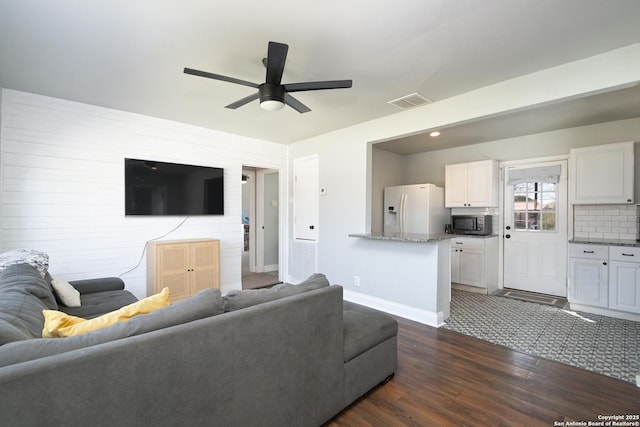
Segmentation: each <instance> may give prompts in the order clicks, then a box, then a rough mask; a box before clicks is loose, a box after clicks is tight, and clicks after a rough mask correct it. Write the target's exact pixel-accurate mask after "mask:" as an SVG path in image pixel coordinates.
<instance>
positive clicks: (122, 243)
mask: <svg viewBox="0 0 640 427" xmlns="http://www.w3.org/2000/svg"><path fill="white" fill-rule="evenodd" d="M0 108H1V113H2V114H1V116H0V117H1V118H0V125H1V128H0V171H1V178H0V179H1V181H0V198H1V199H0V202H1V203H0V227H1V230H0V232H1V234H0V239H1V241H0V249H2V250H3V251H4V250H9V249H14V248H24V247H27V248H32V249H36V250H40V251H43V252H46V253H48V254H49V256H50V271H51V272H52V274H53V275H54V276H59V277H61V278H64V279H67V280H73V279H80V278H91V277H100V276H119V275H122V278H123V279H124V280H125V282H126V284H127V288H128V289H129V290H131V291H132V292H133V293H134V294H135V295H136V296H138V297H143V296H145V294H146V285H145V283H146V273H145V272H146V263H145V258H144V256H143V250H144V248H145V242H147V241H148V240H151V239H156V238H162V239H165V240H170V239H171V240H172V239H186V238H202V237H208V238H216V239H220V240H221V260H220V261H221V288H222V292H223V293H225V292H227V291H228V290H230V289H240V288H241V254H242V243H243V234H242V225H241V221H240V215H241V212H242V190H241V173H242V165H243V164H245V165H247V164H249V165H252V166H261V167H265V168H272V169H280V170H283V172H285V173H284V175H285V176H286V171H285V170H284V169H285V168H286V158H287V147H286V146H285V145H282V144H276V143H272V142H267V141H262V140H257V139H251V138H245V137H239V136H236V135H230V134H226V133H222V132H217V131H213V130H210V129H204V128H198V127H195V126H190V125H185V124H181V123H176V122H170V121H166V120H160V119H156V118H151V117H147V116H142V115H138V114H132V113H127V112H123V111H116V110H110V109H105V108H100V107H95V106H91V105H86V104H80V103H75V102H70V101H65V100H60V99H55V98H47V97H43V96H39V95H34V94H29V93H24V92H17V91H12V90H6V89H3V90H2V102H1V107H0ZM125 157H131V158H142V159H150V160H158V161H169V162H177V163H187V164H196V165H203V166H217V167H222V168H224V169H225V174H224V179H225V183H224V185H225V191H224V197H225V215H224V216H194V217H190V218H188V219H186V221H185V222H184V224H182V226H180V227H179V228H177V229H175V230H174V228H176V227H177V226H179V225H180V224H181V223H182V222H183V221H184V220H185V218H186V217H173V216H171V217H125V215H124V158H125ZM283 182H284V181H283ZM283 190H285V188H284V185H283ZM287 197H288V196H287V195H286V193H285V194H284V199H283V200H287ZM283 212H284V214H285V215H286V211H285V210H284V209H283ZM285 221H286V217H285ZM172 230H173V231H172ZM169 232H171V233H170V234H169V235H167V236H166V237H162V236H164V235H165V234H166V233H169ZM284 241H286V237H285V240H284ZM282 246H286V245H282ZM282 250H285V251H286V247H285V248H283V249H282ZM281 259H287V257H286V256H285V257H281ZM138 261H141V262H140V264H138ZM131 269H133V270H132V271H130V272H128V271H129V270H131Z"/></svg>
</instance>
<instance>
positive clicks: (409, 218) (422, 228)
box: [402, 184, 429, 233]
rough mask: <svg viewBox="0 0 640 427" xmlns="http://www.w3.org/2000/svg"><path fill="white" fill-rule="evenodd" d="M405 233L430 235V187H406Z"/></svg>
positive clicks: (419, 185)
mask: <svg viewBox="0 0 640 427" xmlns="http://www.w3.org/2000/svg"><path fill="white" fill-rule="evenodd" d="M404 194H405V203H404V212H403V214H404V230H402V231H403V232H404V233H429V186H428V185H421V184H418V185H405V187H404Z"/></svg>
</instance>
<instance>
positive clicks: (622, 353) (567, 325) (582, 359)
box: [444, 289, 640, 384]
mask: <svg viewBox="0 0 640 427" xmlns="http://www.w3.org/2000/svg"><path fill="white" fill-rule="evenodd" d="M451 292H452V299H451V316H450V317H449V319H447V321H446V325H445V326H444V327H445V328H446V329H450V330H453V331H456V332H459V333H462V334H465V335H469V336H472V337H475V338H479V339H481V340H485V341H489V342H492V343H494V344H499V345H504V346H506V347H509V348H512V349H514V350H518V351H522V352H524V353H529V354H533V355H535V356H539V357H544V358H546V359H551V360H555V361H557V362H561V363H566V364H568V365H572V366H576V367H578V368H582V369H586V370H588V371H593V372H598V373H600V374H603V375H607V376H609V377H613V378H617V379H620V380H623V381H628V382H631V383H634V384H635V375H636V374H640V322H634V321H631V320H622V319H615V318H612V317H607V316H600V315H597V314H590V313H582V312H574V311H571V310H569V309H562V308H558V307H553V306H550V305H542V304H534V303H530V302H524V301H518V300H515V299H511V298H503V297H498V296H494V295H482V294H476V293H472V292H465V291H460V290H456V289H452V291H451Z"/></svg>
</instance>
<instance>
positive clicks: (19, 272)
mask: <svg viewBox="0 0 640 427" xmlns="http://www.w3.org/2000/svg"><path fill="white" fill-rule="evenodd" d="M57 308H58V306H57V304H56V300H55V297H54V296H53V290H52V289H51V287H50V286H49V284H48V283H47V282H46V281H45V280H44V278H43V276H42V275H41V274H40V272H39V271H38V270H37V269H36V268H34V267H33V266H31V265H29V264H13V265H9V266H7V267H6V268H4V269H3V270H2V271H0V345H2V344H6V343H8V342H12V341H15V340H17V339H29V338H39V337H40V336H42V326H43V325H44V316H43V314H42V310H51V309H53V310H55V309H57Z"/></svg>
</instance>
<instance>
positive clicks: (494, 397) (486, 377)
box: [327, 318, 640, 427]
mask: <svg viewBox="0 0 640 427" xmlns="http://www.w3.org/2000/svg"><path fill="white" fill-rule="evenodd" d="M397 320H398V322H399V326H400V330H399V333H398V370H397V372H396V375H395V377H394V378H393V379H392V380H391V381H390V382H388V383H387V384H385V385H382V386H379V387H377V388H376V389H374V390H373V391H371V392H370V393H369V394H368V395H367V396H366V397H364V398H362V399H360V400H358V401H357V402H356V403H354V404H353V405H351V406H350V407H349V408H347V409H346V410H345V411H343V412H342V413H341V414H339V415H338V416H336V417H335V418H334V419H333V420H332V421H330V422H329V423H328V424H327V426H331V427H338V426H376V427H378V426H511V427H514V426H547V427H548V426H554V421H585V422H588V421H599V419H598V415H626V414H632V415H635V414H640V388H638V387H636V386H635V385H634V384H631V383H627V382H624V381H620V380H615V379H612V378H609V377H605V376H603V375H599V374H595V373H592V372H588V371H585V370H582V369H578V368H574V367H571V366H568V365H564V364H561V363H557V362H552V361H549V360H546V359H541V358H538V357H535V356H531V355H528V354H525V353H520V352H517V351H514V350H511V349H508V348H506V347H502V346H498V345H494V344H491V343H488V342H485V341H481V340H478V339H475V338H471V337H467V336H465V335H461V334H458V333H457V332H453V331H449V330H445V329H437V328H432V327H429V326H425V325H421V324H419V323H415V322H411V321H408V320H405V319H401V318H398V319H397ZM636 421H637V419H636ZM556 425H559V424H556Z"/></svg>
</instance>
